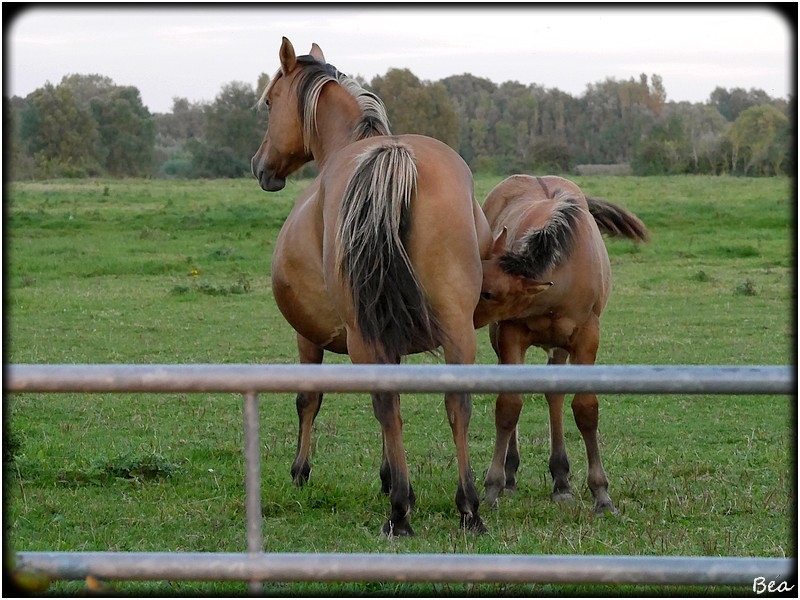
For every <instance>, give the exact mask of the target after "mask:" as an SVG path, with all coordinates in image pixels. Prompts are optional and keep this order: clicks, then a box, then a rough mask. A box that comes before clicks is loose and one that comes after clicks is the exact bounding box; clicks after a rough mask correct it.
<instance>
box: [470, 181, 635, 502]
mask: <svg viewBox="0 0 800 600" xmlns="http://www.w3.org/2000/svg"><path fill="white" fill-rule="evenodd" d="M483 210H484V212H485V214H486V218H487V219H488V220H489V224H490V226H491V227H492V231H493V233H494V234H495V236H496V238H495V242H494V244H493V248H492V256H491V258H489V259H488V260H485V261H484V262H483V270H484V276H483V289H482V292H481V300H480V302H479V304H478V307H477V309H476V311H475V326H476V327H481V326H483V325H485V324H487V323H491V324H492V325H491V327H490V339H491V342H492V346H493V348H494V350H495V352H496V353H497V356H498V359H499V361H500V363H501V364H524V362H525V353H526V351H527V349H528V348H529V347H531V346H538V347H540V348H542V349H544V350H545V351H546V352H547V356H548V361H547V364H564V363H566V362H567V360H568V359H569V361H570V362H571V363H573V364H580V365H591V364H594V362H595V357H596V355H597V348H598V345H599V343H600V315H601V313H602V312H603V309H604V308H605V306H606V302H607V301H608V297H609V294H610V292H611V268H610V265H609V260H608V253H607V251H606V248H605V244H604V242H603V238H602V236H601V233H600V229H602V230H603V231H604V232H605V233H609V234H612V235H622V236H625V237H629V238H632V239H636V240H638V241H644V240H646V239H647V229H646V228H645V226H644V225H643V224H642V222H641V221H640V220H639V219H638V218H637V217H636V216H635V215H633V214H631V213H629V212H628V211H626V210H624V209H622V208H620V207H618V206H616V205H614V204H612V203H610V202H607V201H605V200H599V199H596V198H590V199H589V202H588V203H587V199H586V198H585V197H584V195H583V192H582V191H581V190H580V188H579V187H578V186H577V185H575V184H574V183H572V182H571V181H568V180H566V179H562V178H560V177H531V176H528V175H514V176H511V177H509V178H508V179H506V180H504V181H502V182H501V183H500V184H498V185H497V186H496V187H495V188H494V189H493V190H492V191H491V192H490V193H489V195H488V196H487V197H486V200H485V201H484V204H483ZM598 225H599V227H600V228H598ZM545 396H546V398H547V403H548V406H549V410H550V473H551V474H552V476H553V482H554V486H553V494H552V498H553V499H554V500H556V501H560V500H569V499H572V498H573V494H572V489H571V487H570V483H569V461H568V460H567V452H566V447H565V444H564V428H563V421H562V413H563V405H564V394H555V393H549V394H545ZM521 410H522V396H521V395H520V394H516V393H503V394H500V395H499V396H498V397H497V402H496V405H495V427H496V432H497V437H496V442H495V447H494V454H493V456H492V462H491V465H490V466H489V470H488V471H487V474H486V478H485V481H484V487H485V492H486V495H485V501H486V502H488V503H489V504H490V505H492V506H496V504H497V498H498V496H499V494H500V493H501V491H502V490H503V489H515V488H516V474H517V467H518V466H519V447H518V439H517V438H518V428H517V424H518V422H519V415H520V411H521ZM572 412H573V415H574V417H575V423H576V424H577V425H578V429H579V430H580V432H581V435H582V436H583V441H584V444H585V446H586V454H587V457H588V462H589V473H588V483H589V489H590V490H591V491H592V495H593V496H594V502H595V511H596V512H598V513H601V512H605V511H610V512H615V509H614V505H613V503H612V501H611V498H610V497H609V495H608V479H607V477H606V473H605V470H604V469H603V463H602V461H601V459H600V448H599V446H598V442H597V423H598V402H597V397H596V396H595V395H594V394H590V393H580V394H575V397H574V398H573V400H572Z"/></svg>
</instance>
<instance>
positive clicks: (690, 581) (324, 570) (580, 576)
mask: <svg viewBox="0 0 800 600" xmlns="http://www.w3.org/2000/svg"><path fill="white" fill-rule="evenodd" d="M20 556H21V557H22V559H23V560H24V561H25V563H26V564H29V565H30V566H32V567H33V566H35V567H36V568H38V569H41V570H43V571H45V572H48V573H51V574H54V575H56V576H57V577H58V578H60V579H84V578H85V577H86V576H87V575H89V574H91V575H95V576H97V577H102V578H107V579H128V580H137V579H138V580H144V579H152V580H158V579H172V580H176V579H191V580H198V581H201V580H215V581H216V580H237V581H243V580H259V581H318V582H334V581H339V582H341V581H370V582H381V581H383V582H386V581H392V582H402V583H422V582H432V583H585V584H591V583H601V584H602V583H605V584H608V583H613V584H650V585H747V586H752V585H753V580H754V579H756V578H757V577H764V578H765V581H775V580H780V581H790V574H791V570H792V568H793V562H794V561H793V560H792V559H788V558H717V557H707V556H693V557H682V556H580V555H559V556H548V555H518V554H483V555H481V554H387V553H383V554H337V553H330V554H300V553H264V554H256V555H252V554H245V553H242V554H223V553H218V554H217V553H210V552H209V553H192V552H186V553H171V552H153V553H148V552H134V553H125V554H123V553H116V554H115V553H109V552H77V553H72V552H25V553H20Z"/></svg>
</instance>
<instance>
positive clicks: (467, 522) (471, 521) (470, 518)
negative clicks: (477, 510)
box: [461, 514, 489, 534]
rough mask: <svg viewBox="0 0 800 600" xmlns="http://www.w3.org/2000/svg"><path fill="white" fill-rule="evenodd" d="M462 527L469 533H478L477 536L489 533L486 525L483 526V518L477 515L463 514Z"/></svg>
mask: <svg viewBox="0 0 800 600" xmlns="http://www.w3.org/2000/svg"><path fill="white" fill-rule="evenodd" d="M461 527H463V528H464V529H466V530H467V531H470V532H472V533H477V534H482V533H486V532H487V531H489V530H488V529H487V528H486V525H484V524H483V521H482V520H481V518H480V517H479V516H478V515H477V514H475V515H469V514H462V515H461Z"/></svg>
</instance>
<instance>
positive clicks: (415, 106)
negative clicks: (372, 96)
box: [370, 69, 460, 150]
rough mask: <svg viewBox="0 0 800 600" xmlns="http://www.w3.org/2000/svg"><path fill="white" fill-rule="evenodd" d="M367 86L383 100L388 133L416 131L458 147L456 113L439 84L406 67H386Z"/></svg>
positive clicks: (445, 90) (445, 89)
mask: <svg viewBox="0 0 800 600" xmlns="http://www.w3.org/2000/svg"><path fill="white" fill-rule="evenodd" d="M370 88H371V89H372V90H373V91H374V92H375V93H376V94H377V95H378V96H379V97H380V99H381V100H383V103H384V104H385V105H386V112H387V114H388V115H389V123H390V124H391V129H392V133H397V134H401V133H418V134H420V135H428V136H431V137H433V138H436V139H438V140H441V141H443V142H444V143H445V144H447V145H449V146H450V147H452V148H454V149H456V150H457V149H458V143H459V137H460V131H459V121H458V113H457V112H456V109H455V107H454V106H453V104H452V102H451V100H450V97H449V96H448V94H447V88H446V87H445V86H444V85H443V84H441V83H435V84H431V83H428V82H422V81H420V80H419V79H418V78H417V77H416V75H414V74H413V73H412V72H411V71H409V70H408V69H389V71H388V72H387V73H386V75H384V76H383V77H380V76H377V77H375V78H373V80H372V83H371V84H370Z"/></svg>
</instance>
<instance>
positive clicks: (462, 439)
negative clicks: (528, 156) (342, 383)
mask: <svg viewBox="0 0 800 600" xmlns="http://www.w3.org/2000/svg"><path fill="white" fill-rule="evenodd" d="M279 58H280V69H279V70H278V72H277V73H276V74H275V76H274V78H273V79H272V81H271V82H270V84H269V85H268V86H267V88H266V89H265V90H264V94H263V96H262V101H263V102H264V103H265V104H267V105H268V106H269V110H270V115H269V129H268V131H267V132H266V134H265V136H264V140H263V142H262V144H261V146H260V147H259V149H258V152H256V154H255V155H254V156H253V159H252V169H253V174H254V175H255V177H256V178H257V179H258V180H259V182H260V184H261V187H262V188H263V189H265V190H267V191H275V190H279V189H281V188H282V187H283V186H284V184H285V179H286V177H287V176H288V175H290V174H291V173H292V172H294V171H295V170H297V169H298V168H299V167H300V166H301V165H303V164H304V163H306V162H308V161H309V160H311V159H312V158H313V159H316V161H317V164H318V166H319V169H320V174H319V176H318V177H317V179H316V180H315V181H314V183H313V184H312V185H311V187H310V188H309V189H308V190H306V191H305V192H304V193H303V194H302V196H301V197H300V198H299V199H298V200H297V202H296V204H295V206H294V208H293V209H292V211H291V214H290V215H289V217H288V218H287V219H286V222H285V223H284V226H283V228H282V230H281V232H280V235H279V236H278V240H277V242H276V246H275V253H274V255H273V260H272V287H273V292H274V295H275V300H276V302H277V304H278V307H279V308H280V310H281V312H282V313H283V315H284V316H285V317H286V319H287V320H288V321H289V323H290V324H291V325H292V327H294V329H295V330H296V331H297V343H298V349H299V353H300V361H301V362H303V363H321V362H322V360H323V354H324V351H325V350H330V351H333V352H338V353H347V354H349V355H350V358H351V360H352V361H353V362H355V363H387V364H393V363H398V362H400V360H401V357H402V356H404V355H407V354H411V353H416V352H425V351H433V350H435V349H436V348H438V347H440V346H441V347H443V348H444V358H445V360H446V361H447V362H448V363H451V364H455V363H474V361H475V356H476V345H477V342H476V336H475V330H474V328H473V326H472V317H473V313H474V310H475V307H476V305H477V303H478V298H479V295H480V290H481V281H482V271H481V259H482V258H486V257H488V252H489V250H490V248H491V243H492V238H491V232H490V230H489V227H488V224H487V223H486V220H485V217H484V215H483V212H482V211H481V209H480V206H479V205H478V203H477V202H476V201H475V198H474V194H473V183H472V174H471V172H470V170H469V168H468V167H467V165H466V164H465V163H464V161H463V160H462V159H461V157H459V156H458V154H457V153H456V152H454V151H453V150H452V149H450V148H449V147H448V146H446V145H445V144H443V143H441V142H439V141H437V140H434V139H432V138H428V137H422V136H415V135H401V136H391V135H389V128H388V126H387V120H386V116H385V110H384V108H383V105H382V103H381V102H380V100H379V99H378V98H377V97H376V96H374V95H373V94H370V93H368V92H366V91H365V90H363V89H362V88H361V87H360V86H359V85H358V84H357V83H356V82H355V81H353V80H352V79H350V78H348V77H346V76H344V75H343V74H341V73H340V72H339V71H337V70H336V69H335V67H333V66H331V65H329V64H327V63H326V61H325V57H324V55H323V53H322V51H321V50H320V48H319V46H317V45H316V44H314V45H313V46H312V48H311V51H310V53H309V55H305V56H297V55H296V54H295V51H294V47H293V46H292V44H291V43H290V42H289V40H287V39H286V38H283V43H282V44H281V47H280V52H279ZM321 402H322V395H321V394H310V393H301V394H298V396H297V413H298V417H299V433H298V444H297V455H296V457H295V460H294V463H293V465H292V476H293V478H294V481H295V483H297V484H298V485H302V484H303V483H304V482H305V481H306V480H307V479H308V477H309V473H310V471H311V466H310V463H309V460H308V454H309V445H310V437H311V428H312V426H313V422H314V418H315V416H316V414H317V412H318V411H319V408H320V405H321ZM372 403H373V410H374V413H375V416H376V418H377V419H378V421H379V422H380V425H381V431H382V434H383V460H382V463H381V468H380V475H381V482H382V486H381V489H382V491H383V492H385V493H388V494H389V498H390V503H391V513H390V515H389V519H388V521H387V522H386V523H385V524H384V526H383V532H384V533H386V534H389V535H413V530H412V528H411V525H410V523H409V515H410V512H411V509H412V506H413V504H414V492H413V489H412V486H411V483H410V481H409V475H408V466H407V463H406V456H405V450H404V447H403V439H402V419H401V416H400V401H399V396H398V395H397V394H389V393H380V394H373V395H372ZM445 406H446V411H447V416H448V421H449V423H450V426H451V428H452V433H453V438H454V441H455V446H456V453H457V460H458V479H459V481H458V488H457V492H456V506H457V508H458V510H459V512H460V514H461V524H462V526H464V527H465V528H467V529H471V530H474V531H478V532H481V531H484V530H485V526H484V524H483V522H482V520H481V518H480V516H479V514H478V506H479V503H480V498H479V496H478V492H477V489H476V487H475V484H474V481H473V476H472V470H471V466H470V461H469V451H468V440H467V432H468V427H469V421H470V416H471V412H472V400H471V397H470V395H469V394H456V393H450V394H446V396H445Z"/></svg>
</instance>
